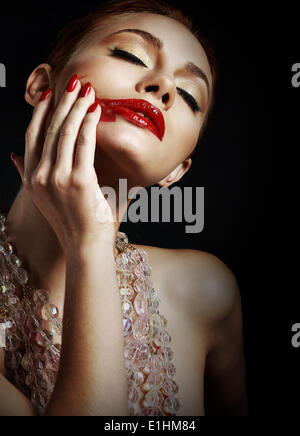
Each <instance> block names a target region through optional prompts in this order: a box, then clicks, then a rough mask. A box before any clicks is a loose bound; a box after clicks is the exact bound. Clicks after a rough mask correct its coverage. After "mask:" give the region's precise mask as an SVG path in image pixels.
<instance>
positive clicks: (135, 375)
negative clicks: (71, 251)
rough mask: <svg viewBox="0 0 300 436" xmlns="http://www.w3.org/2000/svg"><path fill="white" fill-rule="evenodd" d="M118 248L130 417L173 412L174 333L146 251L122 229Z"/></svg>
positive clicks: (176, 406) (175, 403)
mask: <svg viewBox="0 0 300 436" xmlns="http://www.w3.org/2000/svg"><path fill="white" fill-rule="evenodd" d="M116 246H117V248H118V250H119V251H120V254H118V256H117V257H116V268H117V272H118V274H117V276H118V280H119V287H120V295H121V301H122V309H123V325H124V339H125V362H126V371H127V379H128V389H129V396H128V405H129V410H130V414H131V415H141V416H159V415H175V414H176V413H178V411H179V408H180V403H179V400H178V398H177V397H176V394H177V393H178V386H177V384H176V381H175V380H174V376H175V373H176V369H175V366H174V364H173V363H172V359H173V352H172V350H171V348H170V346H169V344H170V341H171V337H170V335H169V334H168V332H167V330H166V326H167V321H166V319H165V318H164V317H163V316H162V315H161V314H160V313H159V310H158V308H159V298H158V296H157V294H156V292H155V290H154V288H153V286H152V281H151V267H150V265H149V264H148V258H147V253H146V252H145V251H144V250H141V249H136V248H135V247H133V246H132V245H131V244H129V243H128V239H127V236H126V235H125V233H122V232H119V234H118V238H117V241H116Z"/></svg>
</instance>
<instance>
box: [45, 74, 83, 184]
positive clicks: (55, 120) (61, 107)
mask: <svg viewBox="0 0 300 436" xmlns="http://www.w3.org/2000/svg"><path fill="white" fill-rule="evenodd" d="M80 89H81V83H80V81H79V80H78V76H77V74H75V75H74V76H72V77H71V79H70V80H69V82H68V84H67V86H66V89H65V90H64V92H63V95H62V97H61V99H60V102H59V103H58V105H57V108H56V109H55V112H54V114H53V116H52V119H51V122H50V125H49V127H48V129H47V132H46V137H45V142H44V148H43V154H42V157H41V160H40V163H39V170H41V171H42V172H43V173H44V175H45V176H46V175H47V174H48V173H49V172H50V170H51V168H53V166H54V165H55V162H56V155H57V144H58V140H59V136H60V131H61V128H62V126H63V124H64V122H65V120H66V118H67V117H68V115H69V113H70V111H71V109H72V107H73V105H74V103H75V102H76V99H77V97H78V94H79V92H80Z"/></svg>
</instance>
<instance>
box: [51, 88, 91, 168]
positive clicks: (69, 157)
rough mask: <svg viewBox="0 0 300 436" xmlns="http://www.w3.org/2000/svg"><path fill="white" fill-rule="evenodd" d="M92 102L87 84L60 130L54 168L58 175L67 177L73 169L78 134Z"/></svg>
mask: <svg viewBox="0 0 300 436" xmlns="http://www.w3.org/2000/svg"><path fill="white" fill-rule="evenodd" d="M93 101H95V91H94V89H93V88H92V86H91V84H90V83H87V84H85V85H84V86H83V88H82V93H81V94H80V97H79V98H78V100H77V101H76V103H75V104H74V106H73V108H72V110H71V112H70V114H69V116H68V118H67V119H66V121H65V123H64V125H63V127H62V129H61V134H60V138H59V141H58V147H57V159H56V164H55V168H54V169H55V171H56V172H57V173H59V174H65V175H68V174H70V173H71V171H72V169H73V160H74V154H75V151H76V142H77V141H78V136H79V132H80V129H81V126H82V123H83V121H84V118H85V116H86V113H87V110H88V108H89V107H90V105H91V104H92V102H93Z"/></svg>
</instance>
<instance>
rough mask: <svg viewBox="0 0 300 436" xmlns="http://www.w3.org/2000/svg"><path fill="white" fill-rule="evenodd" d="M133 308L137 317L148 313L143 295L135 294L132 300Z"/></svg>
mask: <svg viewBox="0 0 300 436" xmlns="http://www.w3.org/2000/svg"><path fill="white" fill-rule="evenodd" d="M134 308H135V310H136V313H137V314H138V315H145V314H147V313H148V304H147V299H146V297H145V295H144V294H141V293H139V294H137V296H136V297H135V299H134Z"/></svg>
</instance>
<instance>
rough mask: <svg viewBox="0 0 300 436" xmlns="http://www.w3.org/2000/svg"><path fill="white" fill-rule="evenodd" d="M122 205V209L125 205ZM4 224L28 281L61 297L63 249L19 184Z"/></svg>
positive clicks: (117, 224) (62, 287)
mask: <svg viewBox="0 0 300 436" xmlns="http://www.w3.org/2000/svg"><path fill="white" fill-rule="evenodd" d="M127 206H128V204H126V207H127ZM123 209H124V212H125V211H126V208H125V205H123ZM116 216H119V215H118V214H117V215H116ZM120 216H123V215H120ZM6 226H7V234H8V236H9V239H10V241H11V243H12V245H13V248H14V252H15V254H16V255H17V256H18V257H19V258H20V259H21V260H22V264H23V267H24V268H25V269H26V271H27V272H28V274H29V281H28V284H29V285H32V286H36V287H38V288H41V289H46V290H47V291H48V292H49V293H51V295H53V294H54V295H56V296H57V298H59V296H61V297H62V296H63V294H64V289H65V276H66V261H65V256H64V252H63V249H62V247H61V245H60V243H59V241H58V239H57V237H56V234H55V232H54V230H53V229H52V227H51V226H50V224H49V223H48V221H47V220H46V219H45V218H44V216H43V215H42V214H41V212H40V211H39V209H38V208H37V207H36V206H35V204H34V202H33V201H32V199H31V197H30V195H29V194H28V192H27V191H26V190H25V189H24V188H23V187H22V188H21V190H20V191H19V193H18V195H17V197H16V198H15V200H14V202H13V204H12V206H11V208H10V210H9V213H8V215H7V220H6ZM119 227H120V222H119V221H117V222H116V223H115V236H116V235H117V233H118V231H119ZM115 250H116V249H115ZM115 254H116V251H115Z"/></svg>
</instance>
